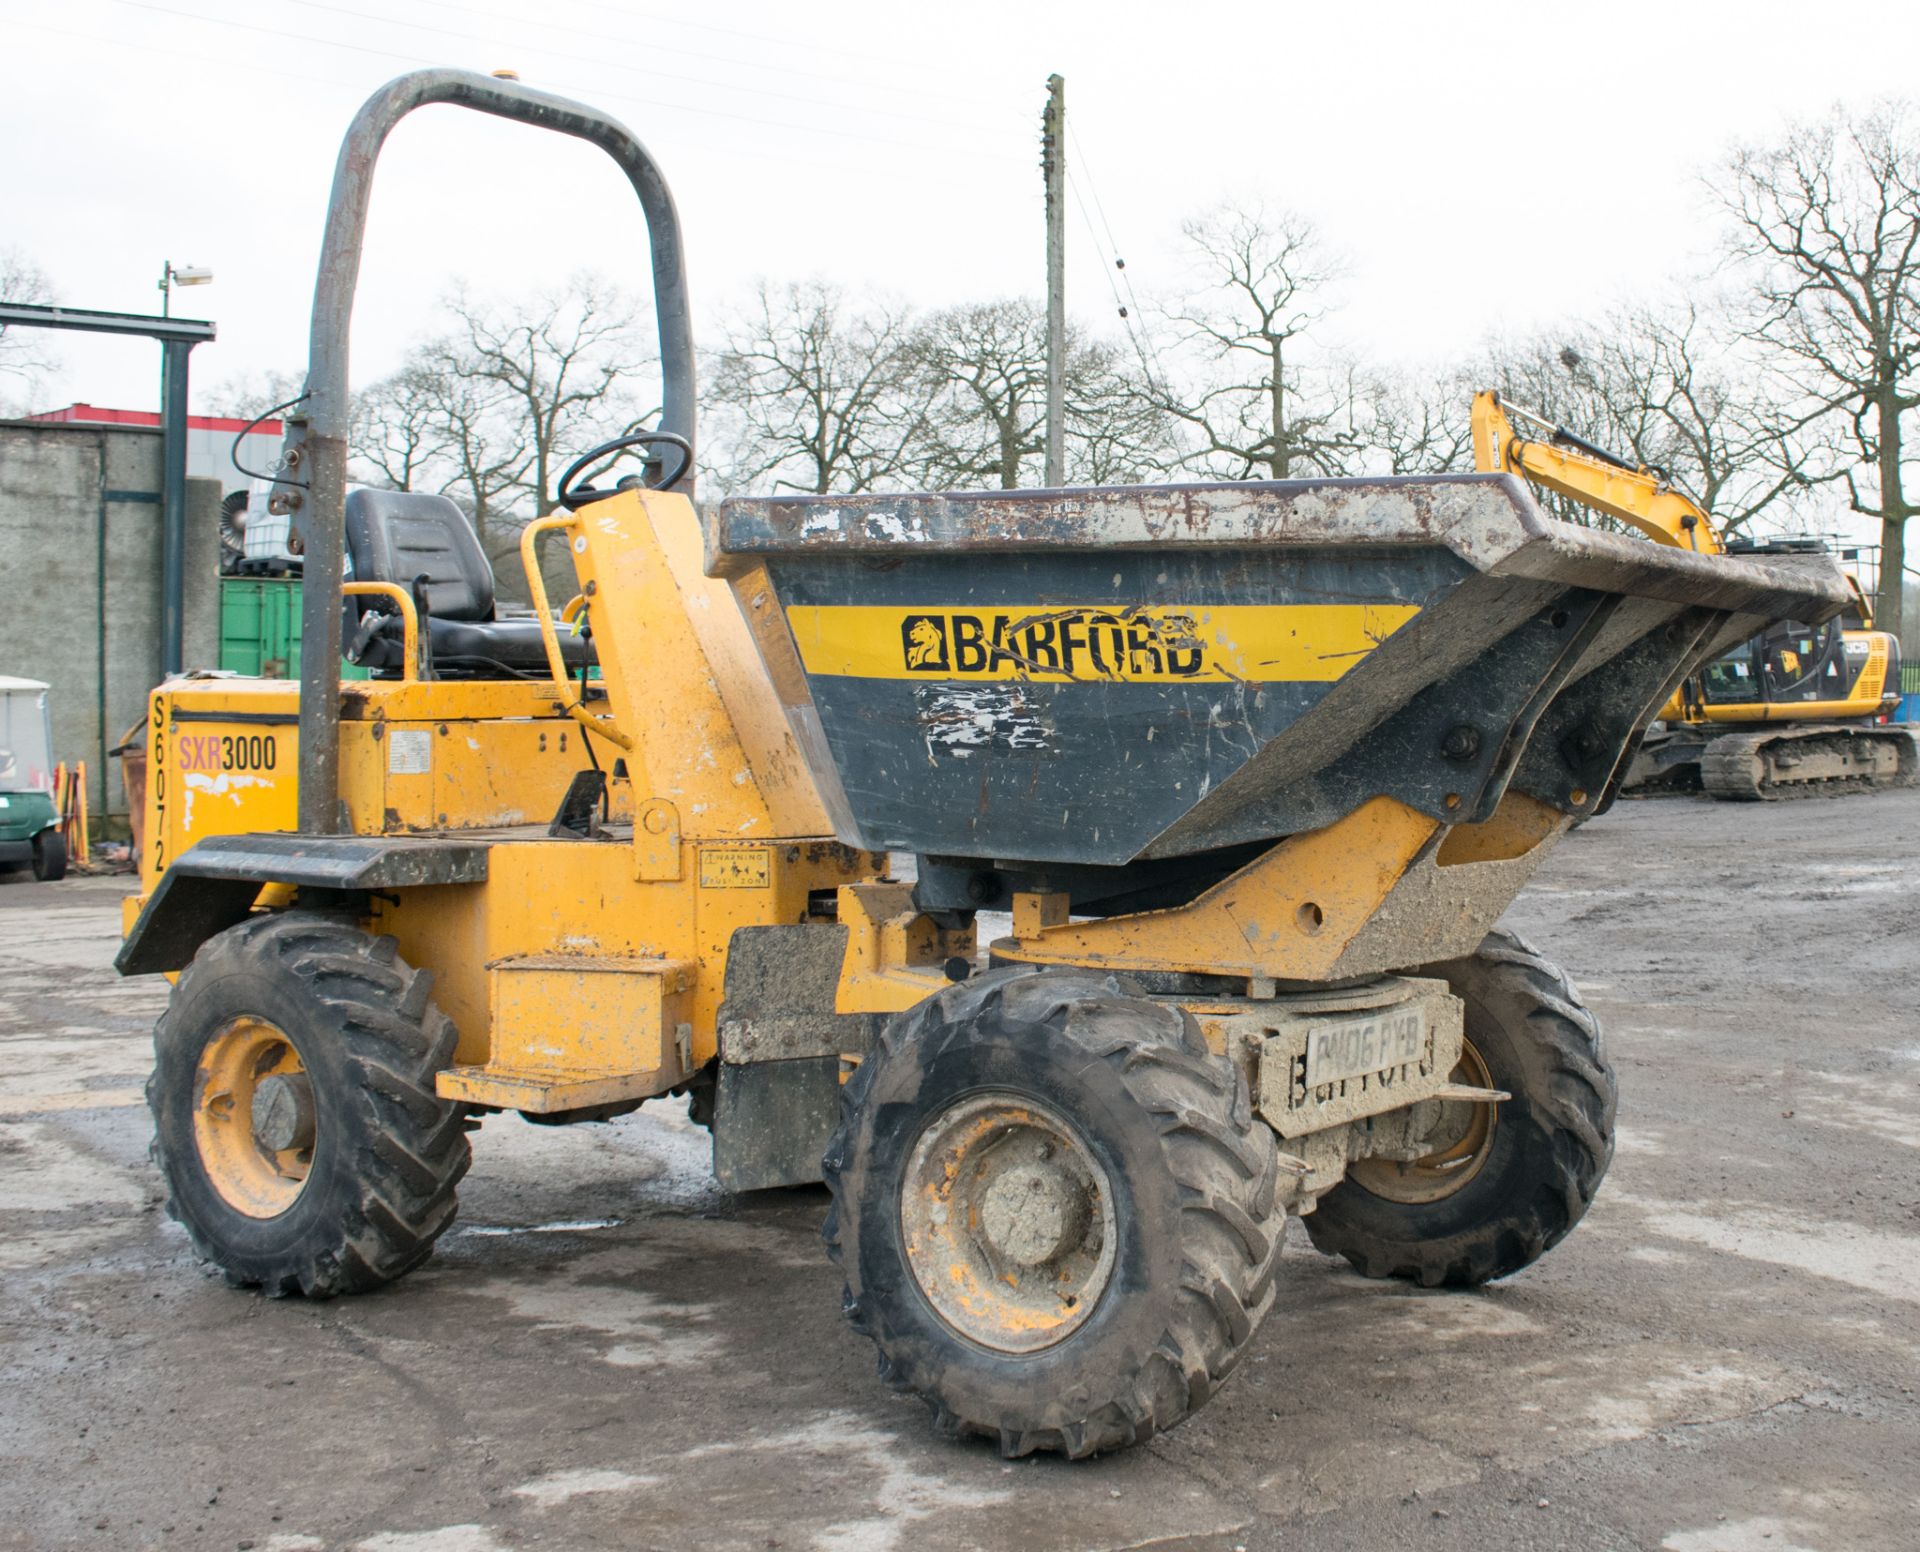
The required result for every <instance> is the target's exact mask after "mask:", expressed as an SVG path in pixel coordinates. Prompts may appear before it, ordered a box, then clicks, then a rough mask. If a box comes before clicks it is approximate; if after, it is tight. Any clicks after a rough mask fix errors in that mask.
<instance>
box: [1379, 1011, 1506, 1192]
mask: <svg viewBox="0 0 1920 1552" xmlns="http://www.w3.org/2000/svg"><path fill="white" fill-rule="evenodd" d="M1452 1076H1453V1081H1454V1082H1455V1083H1466V1084H1471V1085H1472V1086H1473V1087H1474V1088H1477V1089H1490V1088H1492V1087H1494V1083H1493V1080H1492V1078H1491V1077H1490V1076H1489V1075H1488V1073H1487V1064H1486V1062H1485V1060H1484V1059H1483V1058H1482V1057H1481V1055H1480V1053H1479V1052H1478V1051H1476V1050H1475V1049H1474V1048H1473V1042H1472V1041H1471V1040H1464V1041H1462V1042H1461V1045H1460V1061H1459V1063H1458V1065H1456V1066H1455V1067H1454V1069H1453V1075H1452ZM1499 1126H1500V1107H1499V1106H1498V1105H1497V1104H1475V1103H1473V1102H1472V1101H1471V1100H1448V1101H1446V1102H1445V1104H1444V1106H1443V1108H1442V1110H1441V1114H1440V1120H1439V1123H1438V1124H1437V1125H1436V1126H1435V1127H1434V1129H1433V1132H1432V1134H1431V1136H1432V1138H1433V1140H1434V1142H1435V1143H1436V1144H1437V1146H1436V1147H1435V1148H1434V1150H1433V1152H1431V1153H1429V1154H1426V1155H1424V1156H1423V1157H1421V1158H1417V1159H1413V1160H1411V1161H1408V1162H1402V1161H1401V1160H1399V1159H1356V1160H1355V1161H1354V1162H1353V1163H1352V1164H1351V1165H1350V1166H1348V1170H1347V1173H1348V1175H1349V1176H1350V1177H1351V1178H1352V1179H1353V1180H1354V1182H1355V1183H1356V1184H1358V1185H1360V1186H1361V1187H1363V1188H1364V1189H1366V1190H1368V1191H1371V1192H1372V1193H1373V1194H1374V1195H1375V1196H1383V1197H1385V1198H1386V1199H1387V1200H1388V1201H1390V1202H1404V1203H1407V1204H1409V1205H1412V1206H1418V1205H1421V1204H1423V1203H1426V1202H1438V1201H1440V1200H1442V1199H1443V1198H1445V1197H1449V1196H1452V1195H1453V1193H1454V1192H1456V1191H1458V1190H1459V1189H1460V1188H1461V1187H1462V1186H1464V1185H1466V1183H1467V1182H1468V1181H1469V1180H1471V1179H1473V1177H1474V1176H1475V1175H1477V1174H1479V1173H1480V1170H1481V1167H1482V1166H1483V1165H1484V1164H1485V1163H1486V1162H1487V1155H1488V1154H1490V1153H1492V1152H1493V1136H1494V1133H1495V1131H1497V1130H1498V1129H1499Z"/></svg>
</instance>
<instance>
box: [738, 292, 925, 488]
mask: <svg viewBox="0 0 1920 1552" xmlns="http://www.w3.org/2000/svg"><path fill="white" fill-rule="evenodd" d="M913 329H914V319H913V317H912V315H911V314H910V313H909V312H908V311H907V310H906V309H904V308H902V307H900V306H898V305H896V304H893V303H890V302H886V301H874V302H870V303H868V304H867V305H865V306H860V307H856V306H854V305H852V304H851V303H850V302H849V301H848V298H847V295H846V293H845V291H844V290H842V289H841V288H840V287H839V286H836V285H833V284H831V283H830V282H828V281H825V280H819V279H814V280H806V281H800V282H797V283H791V284H788V285H785V286H776V285H772V284H770V283H768V282H766V281H762V282H760V284H759V285H758V286H756V287H755V289H754V292H753V295H752V297H751V298H750V300H749V301H748V303H747V304H746V305H745V306H744V307H742V308H741V309H739V310H738V311H736V312H735V313H734V314H733V316H732V317H730V318H729V319H728V320H727V322H726V325H725V338H726V344H725V346H724V348H723V349H722V350H721V351H720V353H719V355H718V357H717V358H716V360H715V362H714V371H713V373H712V376H711V378H710V386H709V388H708V392H707V401H708V403H709V404H710V405H711V406H712V407H713V409H714V410H715V412H716V413H715V415H714V419H715V420H716V421H717V422H718V424H719V427H720V431H721V438H722V439H723V440H724V442H725V443H726V445H727V448H728V456H727V458H726V460H725V461H726V471H725V480H726V483H727V484H729V485H731V486H737V487H740V488H743V489H771V490H790V491H806V492H813V493H816V494H824V493H825V492H827V491H843V492H849V493H851V492H855V491H863V490H874V489H878V488H882V487H885V486H887V485H889V484H891V483H894V482H895V481H897V480H899V479H900V478H901V477H902V476H903V474H904V472H905V470H906V469H907V467H908V461H909V458H910V456H911V454H912V450H913V447H914V445H915V442H916V440H917V439H918V437H919V436H920V434H921V433H922V431H923V430H924V428H925V423H926V409H927V405H926V399H927V393H926V392H925V390H924V386H923V380H922V377H921V375H920V374H917V373H916V372H915V370H914V366H915V357H914V353H913V350H912V343H913Z"/></svg>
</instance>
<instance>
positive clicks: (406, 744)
mask: <svg viewBox="0 0 1920 1552" xmlns="http://www.w3.org/2000/svg"><path fill="white" fill-rule="evenodd" d="M432 769H433V734H431V733H429V732H428V731H427V730H426V729H425V728H405V729H396V730H395V731H394V732H391V733H389V734H388V735H387V774H388V775H390V776H425V775H426V774H427V773H428V772H429V771H431V770H432Z"/></svg>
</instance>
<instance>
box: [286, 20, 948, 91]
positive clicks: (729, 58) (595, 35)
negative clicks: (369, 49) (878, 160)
mask: <svg viewBox="0 0 1920 1552" xmlns="http://www.w3.org/2000/svg"><path fill="white" fill-rule="evenodd" d="M294 3H296V4H297V3H299V0H294ZM413 3H414V4H416V5H425V6H431V7H432V8H434V9H435V10H440V11H452V12H455V13H456V14H458V15H461V16H487V17H491V18H493V19H494V20H496V21H504V22H522V21H524V20H525V18H524V17H523V16H517V15H515V14H514V13H513V12H511V11H489V10H482V9H478V8H476V7H474V6H471V5H468V4H466V3H465V0H413ZM574 3H575V4H585V3H586V0H574ZM587 9H589V10H595V11H605V12H608V13H610V14H612V15H615V16H619V17H621V18H622V19H629V18H638V19H639V20H641V21H645V22H650V23H653V24H655V25H666V26H671V27H691V28H694V29H695V30H697V31H700V32H716V33H720V34H722V35H724V36H726V37H730V38H749V39H752V40H753V41H755V42H760V43H773V44H777V45H779V46H780V47H782V48H795V47H800V48H827V47H832V49H833V52H834V53H836V54H848V53H849V52H850V51H849V50H846V49H844V48H842V47H840V46H839V45H826V44H814V43H807V42H805V41H803V40H801V39H798V38H788V37H780V36H777V35H774V34H770V33H752V32H742V31H740V30H738V29H737V28H732V27H709V26H705V25H703V24H701V23H699V22H684V21H681V20H679V19H677V18H668V17H652V16H646V15H643V14H642V13H640V12H636V11H632V10H629V9H627V8H625V7H622V6H606V5H587ZM540 26H541V29H542V30H543V31H546V32H565V33H571V34H573V35H574V36H576V37H581V38H591V39H593V40H594V41H595V42H598V43H600V44H603V45H604V44H607V43H630V44H632V45H633V46H634V47H636V48H643V49H646V50H649V51H651V52H654V53H661V54H684V55H686V57H687V58H689V59H708V60H712V61H714V62H715V63H717V64H723V65H734V66H739V67H743V68H745V69H748V70H764V71H768V72H771V73H778V74H780V75H797V76H804V77H806V78H807V79H808V80H813V81H829V82H832V83H833V84H834V85H836V86H846V87H852V88H855V89H857V90H859V91H862V92H872V91H884V92H894V93H905V94H907V95H911V96H914V97H940V98H943V99H945V100H946V101H948V102H958V103H965V104H966V105H968V106H969V107H978V106H979V102H980V94H979V93H978V92H977V91H976V92H949V91H941V90H940V89H939V88H938V87H930V86H927V85H925V84H924V83H923V82H922V81H921V80H920V78H919V77H918V76H917V75H916V76H915V77H914V79H913V84H912V85H910V86H894V85H892V84H891V83H889V82H887V81H884V80H876V79H874V78H873V77H872V76H868V77H866V78H864V79H855V78H854V77H851V76H844V75H829V74H828V73H827V72H826V71H824V70H806V69H803V68H801V67H800V66H798V65H795V64H792V63H790V62H789V61H786V60H782V61H780V63H778V64H765V63H762V62H761V61H759V60H753V59H742V58H740V57H739V56H738V55H736V54H713V53H709V52H707V51H706V50H704V49H690V48H684V47H682V46H680V45H679V44H674V43H661V42H659V41H658V40H657V39H654V38H646V39H637V38H630V37H626V38H621V37H612V38H610V37H609V36H608V35H607V34H606V33H604V32H596V31H594V30H593V29H592V28H590V27H570V26H567V25H566V24H565V23H564V22H555V21H548V20H545V19H542V21H541V23H540ZM856 57H859V58H862V59H872V60H874V61H876V62H878V63H881V64H885V65H889V66H891V65H895V64H896V63H897V62H896V61H894V60H890V59H887V58H885V57H884V56H882V55H878V54H860V55H858V56H856Z"/></svg>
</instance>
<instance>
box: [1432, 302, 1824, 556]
mask: <svg viewBox="0 0 1920 1552" xmlns="http://www.w3.org/2000/svg"><path fill="white" fill-rule="evenodd" d="M1730 335H1731V331H1730V329H1729V328H1728V326H1727V325H1726V323H1725V321H1724V318H1723V317H1722V316H1721V315H1720V313H1719V311H1718V310H1715V311H1713V312H1711V313H1709V312H1706V311H1703V309H1702V307H1701V305H1700V303H1698V302H1697V301H1695V300H1693V299H1691V298H1685V299H1681V300H1679V301H1677V302H1673V303H1667V304H1646V305H1640V306H1636V307H1632V308H1626V309H1621V310H1619V311H1616V312H1614V313H1612V314H1609V315H1607V316H1606V317H1604V318H1602V319H1601V320H1599V321H1598V322H1594V323H1587V322H1576V323H1572V324H1569V325H1565V326H1563V327H1560V328H1557V329H1553V330H1550V331H1546V332H1543V333H1540V334H1536V335H1532V336H1529V337H1525V338H1521V339H1513V338H1499V339H1495V340H1491V341H1489V342H1488V344H1487V345H1486V346H1485V347H1484V349H1483V350H1482V351H1481V353H1480V354H1479V356H1478V357H1476V358H1475V359H1474V360H1473V361H1472V363H1471V364H1470V365H1469V366H1468V367H1467V368H1466V369H1465V371H1464V372H1463V373H1462V374H1461V379H1460V386H1459V389H1458V391H1459V393H1460V397H1461V402H1462V403H1463V404H1464V403H1465V402H1466V401H1467V399H1468V398H1469V397H1470V394H1471V391H1472V390H1474V389H1478V388H1498V389H1499V390H1500V391H1501V393H1502V395H1503V396H1504V397H1505V398H1506V399H1507V400H1508V401H1509V402H1510V403H1513V404H1516V405H1520V406H1523V407H1525V408H1526V409H1529V410H1532V411H1534V412H1535V413H1537V414H1539V415H1542V416H1544V417H1545V418H1547V419H1548V420H1551V421H1553V422H1555V423H1557V424H1560V425H1564V426H1565V427H1567V429H1568V430H1570V431H1572V432H1574V433H1575V434H1577V435H1579V436H1582V437H1585V438H1586V439H1587V440H1589V441H1591V442H1594V443H1596V444H1597V445H1599V446H1601V447H1604V448H1606V449H1607V450H1608V451H1610V452H1613V453H1616V454H1618V455H1619V456H1621V457H1623V458H1627V459H1630V460H1631V461H1633V462H1635V463H1638V464H1640V465H1643V466H1645V467H1647V468H1650V469H1654V470H1656V471H1658V472H1659V473H1661V474H1662V475H1664V476H1666V477H1667V478H1668V479H1670V480H1672V481H1673V482H1674V483H1676V484H1677V485H1679V486H1680V487H1682V488H1683V489H1685V490H1686V491H1687V492H1688V493H1689V494H1690V495H1692V496H1693V498H1694V499H1695V500H1696V501H1698V502H1699V503H1700V505H1701V506H1702V508H1704V509H1705V511H1706V512H1707V513H1708V514H1709V515H1710V516H1711V517H1712V518H1713V520H1714V524H1715V526H1716V527H1717V528H1719V529H1720V530H1721V531H1722V532H1723V533H1728V534H1732V533H1738V532H1739V531H1740V530H1741V529H1743V528H1744V527H1746V526H1747V525H1748V524H1750V523H1751V522H1752V521H1753V520H1754V519H1755V518H1756V517H1758V516H1759V515H1760V514H1761V513H1762V512H1763V511H1769V510H1770V509H1771V510H1773V511H1774V512H1775V514H1776V515H1778V513H1779V512H1780V511H1781V510H1782V509H1784V507H1785V505H1786V504H1787V503H1790V502H1791V501H1792V500H1793V499H1794V498H1795V497H1796V496H1797V495H1800V494H1802V493H1804V492H1806V491H1808V490H1809V489H1811V488H1812V487H1813V486H1814V485H1815V484H1817V483H1818V479H1819V476H1818V473H1817V471H1816V469H1815V463H1816V460H1817V457H1818V449H1817V445H1816V444H1815V442H1813V441H1812V440H1810V439H1809V438H1808V437H1807V436H1806V435H1805V434H1804V428H1803V427H1799V426H1795V425H1792V424H1790V423H1789V422H1788V421H1787V420H1784V419H1783V418H1782V416H1781V415H1780V413H1779V411H1778V407H1777V406H1776V405H1774V404H1773V403H1772V402H1771V401H1770V400H1769V399H1768V398H1767V396H1766V395H1765V393H1764V391H1763V387H1762V384H1761V381H1760V374H1759V372H1758V370H1757V368H1756V367H1755V366H1754V364H1753V363H1752V362H1751V361H1750V360H1747V359H1746V358H1745V357H1743V355H1742V353H1741V352H1740V350H1739V348H1738V347H1739V344H1740V342H1739V341H1738V340H1737V339H1734V338H1732V337H1730ZM1549 505H1550V506H1551V507H1552V508H1553V510H1554V511H1555V512H1556V513H1557V514H1558V515H1560V516H1561V517H1563V518H1565V519H1567V520H1569V521H1573V522H1581V523H1594V522H1596V519H1595V517H1594V516H1593V514H1592V513H1591V512H1590V511H1588V510H1587V509H1585V508H1582V507H1579V506H1577V505H1575V504H1572V503H1569V502H1566V501H1565V500H1563V499H1562V498H1558V497H1553V498H1549ZM1600 526H1614V525H1612V524H1611V523H1608V522H1605V521H1602V522H1601V523H1600Z"/></svg>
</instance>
